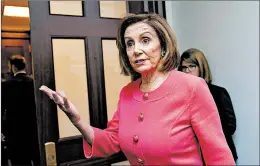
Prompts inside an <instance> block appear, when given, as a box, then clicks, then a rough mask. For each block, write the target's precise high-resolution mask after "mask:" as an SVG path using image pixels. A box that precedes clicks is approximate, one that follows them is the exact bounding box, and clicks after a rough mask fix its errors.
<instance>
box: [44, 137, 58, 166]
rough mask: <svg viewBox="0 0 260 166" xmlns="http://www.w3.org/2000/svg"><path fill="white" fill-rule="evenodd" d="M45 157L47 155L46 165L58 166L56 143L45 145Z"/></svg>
mask: <svg viewBox="0 0 260 166" xmlns="http://www.w3.org/2000/svg"><path fill="white" fill-rule="evenodd" d="M45 155H46V164H47V166H56V165H57V160H56V148H55V143H54V142H47V143H45Z"/></svg>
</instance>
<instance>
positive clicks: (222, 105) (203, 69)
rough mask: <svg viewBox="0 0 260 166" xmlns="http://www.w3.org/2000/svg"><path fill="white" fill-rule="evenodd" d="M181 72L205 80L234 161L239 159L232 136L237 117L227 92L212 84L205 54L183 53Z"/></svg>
mask: <svg viewBox="0 0 260 166" xmlns="http://www.w3.org/2000/svg"><path fill="white" fill-rule="evenodd" d="M179 70H180V71H182V72H185V73H187V74H191V75H194V76H197V77H201V78H203V79H204V80H205V81H206V83H207V84H208V87H209V90H210V92H211V94H212V96H213V98H214V101H215V103H216V105H217V108H218V112H219V115H220V120H221V124H222V129H223V132H224V135H225V138H226V140H227V143H228V146H229V148H230V150H231V152H232V154H233V157H234V160H235V161H236V160H237V159H238V156H237V152H236V147H235V144H234V142H233V139H232V135H233V134H234V133H235V131H236V116H235V112H234V109H233V105H232V102H231V98H230V96H229V94H228V92H227V90H226V89H225V88H223V87H220V86H217V85H214V84H212V74H211V71H210V67H209V64H208V61H207V59H206V57H205V55H204V53H203V52H202V51H201V50H199V49H196V48H190V49H188V50H186V51H184V52H183V54H182V56H181V65H180V67H179Z"/></svg>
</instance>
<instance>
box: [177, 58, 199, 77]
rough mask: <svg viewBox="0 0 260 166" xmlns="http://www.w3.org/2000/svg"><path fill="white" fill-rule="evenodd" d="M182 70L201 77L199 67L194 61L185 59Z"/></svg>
mask: <svg viewBox="0 0 260 166" xmlns="http://www.w3.org/2000/svg"><path fill="white" fill-rule="evenodd" d="M181 70H182V72H184V73H187V74H191V75H194V76H197V77H199V67H198V66H197V65H195V64H193V63H188V62H185V61H183V62H182V64H181Z"/></svg>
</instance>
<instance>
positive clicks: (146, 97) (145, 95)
mask: <svg viewBox="0 0 260 166" xmlns="http://www.w3.org/2000/svg"><path fill="white" fill-rule="evenodd" d="M143 98H144V100H148V93H147V92H146V93H144V96H143Z"/></svg>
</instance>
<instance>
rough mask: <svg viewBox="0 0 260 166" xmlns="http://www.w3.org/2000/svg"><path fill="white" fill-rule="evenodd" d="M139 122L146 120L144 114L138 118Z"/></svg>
mask: <svg viewBox="0 0 260 166" xmlns="http://www.w3.org/2000/svg"><path fill="white" fill-rule="evenodd" d="M138 118H139V120H140V121H143V120H144V114H143V113H140V114H139V116H138Z"/></svg>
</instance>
